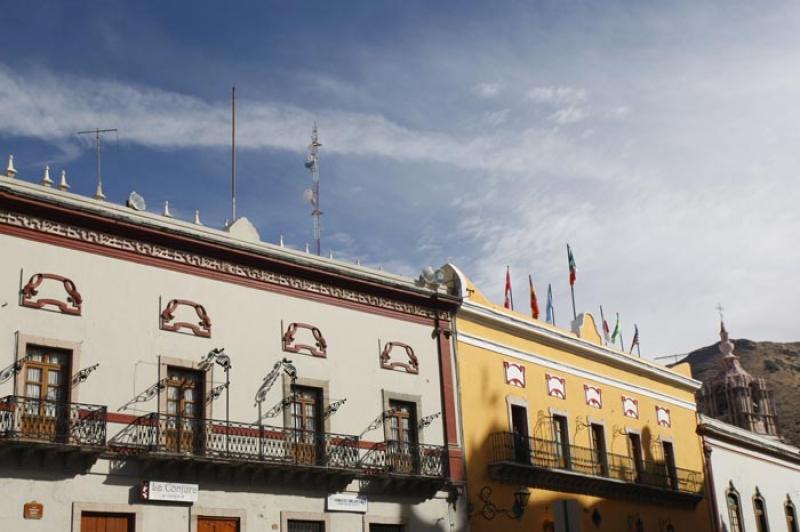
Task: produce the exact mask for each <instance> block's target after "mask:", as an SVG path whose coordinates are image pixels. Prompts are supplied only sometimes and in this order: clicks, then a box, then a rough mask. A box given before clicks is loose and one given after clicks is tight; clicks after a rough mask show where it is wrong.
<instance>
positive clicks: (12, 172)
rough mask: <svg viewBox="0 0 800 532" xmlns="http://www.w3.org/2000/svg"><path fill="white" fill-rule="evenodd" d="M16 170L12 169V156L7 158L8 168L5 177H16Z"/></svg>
mask: <svg viewBox="0 0 800 532" xmlns="http://www.w3.org/2000/svg"><path fill="white" fill-rule="evenodd" d="M16 176H17V169H16V168H14V156H13V155H9V156H8V166H7V167H6V177H16Z"/></svg>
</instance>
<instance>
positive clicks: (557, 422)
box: [553, 415, 570, 469]
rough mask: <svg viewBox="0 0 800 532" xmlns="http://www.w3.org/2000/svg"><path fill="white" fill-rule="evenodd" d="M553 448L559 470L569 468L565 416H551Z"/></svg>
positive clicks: (567, 433)
mask: <svg viewBox="0 0 800 532" xmlns="http://www.w3.org/2000/svg"><path fill="white" fill-rule="evenodd" d="M553 446H554V451H555V455H556V463H557V466H556V467H559V468H561V469H569V468H570V453H569V451H570V449H569V424H568V422H567V416H561V415H554V416H553Z"/></svg>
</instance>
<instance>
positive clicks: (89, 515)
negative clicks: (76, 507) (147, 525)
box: [81, 512, 134, 532]
mask: <svg viewBox="0 0 800 532" xmlns="http://www.w3.org/2000/svg"><path fill="white" fill-rule="evenodd" d="M133 522H134V521H133V516H132V515H129V514H109V513H102V512H83V513H81V532H133Z"/></svg>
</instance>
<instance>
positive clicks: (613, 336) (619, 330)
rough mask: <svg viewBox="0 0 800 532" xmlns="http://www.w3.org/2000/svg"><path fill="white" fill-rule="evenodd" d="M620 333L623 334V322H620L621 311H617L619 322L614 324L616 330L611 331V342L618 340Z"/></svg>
mask: <svg viewBox="0 0 800 532" xmlns="http://www.w3.org/2000/svg"><path fill="white" fill-rule="evenodd" d="M620 334H622V324H621V323H620V322H619V312H617V323H616V325H614V332H613V333H611V343H614V342H616V341H617V336H619V335H620Z"/></svg>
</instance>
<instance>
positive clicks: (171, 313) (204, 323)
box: [161, 299, 211, 338]
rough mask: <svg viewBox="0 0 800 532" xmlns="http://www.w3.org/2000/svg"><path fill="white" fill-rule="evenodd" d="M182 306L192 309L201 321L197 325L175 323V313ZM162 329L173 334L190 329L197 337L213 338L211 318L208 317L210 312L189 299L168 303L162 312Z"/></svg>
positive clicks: (185, 322)
mask: <svg viewBox="0 0 800 532" xmlns="http://www.w3.org/2000/svg"><path fill="white" fill-rule="evenodd" d="M181 305H184V306H187V307H192V308H193V309H194V311H195V312H196V313H197V317H198V319H199V320H200V321H198V322H197V323H196V324H194V323H190V322H188V321H173V320H174V319H175V311H176V310H177V308H178V307H179V306H181ZM161 329H162V330H164V331H172V332H179V331H181V330H183V329H189V330H190V331H192V334H194V335H195V336H199V337H201V338H211V318H209V317H208V312H206V309H205V307H203V305H201V304H199V303H195V302H194V301H189V300H188V299H173V300H171V301H170V302H169V303H167V306H166V308H164V310H163V311H162V312H161Z"/></svg>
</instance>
